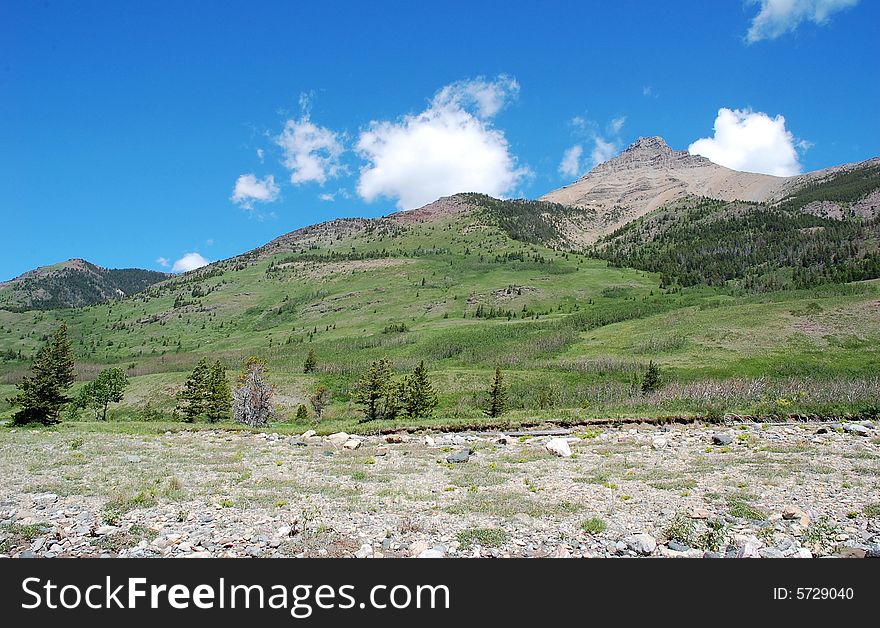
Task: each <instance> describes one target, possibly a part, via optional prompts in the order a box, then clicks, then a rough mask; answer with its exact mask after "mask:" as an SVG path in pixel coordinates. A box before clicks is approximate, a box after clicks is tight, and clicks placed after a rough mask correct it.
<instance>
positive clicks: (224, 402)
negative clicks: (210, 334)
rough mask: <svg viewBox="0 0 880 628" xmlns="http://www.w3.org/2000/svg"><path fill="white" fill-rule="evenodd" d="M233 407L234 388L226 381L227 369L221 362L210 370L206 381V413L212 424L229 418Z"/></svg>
mask: <svg viewBox="0 0 880 628" xmlns="http://www.w3.org/2000/svg"><path fill="white" fill-rule="evenodd" d="M231 407H232V388H231V387H230V386H229V380H228V379H226V367H224V366H223V365H222V364H221V363H220V360H217V361H216V362H214V365H213V366H212V367H211V368H210V369H209V370H208V374H207V377H206V380H205V397H204V411H205V414H206V415H207V417H208V420H209V421H210V422H211V423H216V422H218V421H221V420H223V419H228V418H229V410H230V408H231Z"/></svg>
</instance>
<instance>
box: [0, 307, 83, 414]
mask: <svg viewBox="0 0 880 628" xmlns="http://www.w3.org/2000/svg"><path fill="white" fill-rule="evenodd" d="M73 367H74V362H73V351H72V350H71V347H70V339H69V338H68V336H67V325H65V324H64V323H62V324H61V327H59V328H58V330H57V331H56V332H55V333H54V334H53V335H52V337H51V338H50V339H49V340H48V341H46V344H45V345H43V347H42V348H41V349H40V350H39V351H38V352H37V355H36V357H34V362H33V364H32V366H31V373H32V374H31V375H30V376H28V377H25V378H24V379H23V380H22V381H21V383H20V384H18V386H17V388H18V391H19V392H18V394H17V395H15V396H14V397H11V398H9V399H8V400H7V401H8V402H9V403H11V404H12V405H14V406H21V410H19V411H18V412H16V413H15V414H14V415H13V416H12V420H13V423H15V424H16V425H24V424H26V423H42V424H43V425H52V424H55V423H58V422H59V421H60V420H61V419H60V418H59V417H60V414H61V410H62V409H63V408H64V406H65V405H67V404H68V403H69V402H70V397H68V395H67V391H68V390H70V387H71V386H72V385H73V380H74V373H73Z"/></svg>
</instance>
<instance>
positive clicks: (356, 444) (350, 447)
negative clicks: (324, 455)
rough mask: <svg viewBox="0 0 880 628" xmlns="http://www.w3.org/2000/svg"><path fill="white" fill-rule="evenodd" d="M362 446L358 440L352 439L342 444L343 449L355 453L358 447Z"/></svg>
mask: <svg viewBox="0 0 880 628" xmlns="http://www.w3.org/2000/svg"><path fill="white" fill-rule="evenodd" d="M360 446H361V441H360V440H358V439H357V438H350V439H348V440H347V441H345V442H344V443H343V444H342V448H343V449H348V450H349V451H354V450H355V449H357V448H358V447H360Z"/></svg>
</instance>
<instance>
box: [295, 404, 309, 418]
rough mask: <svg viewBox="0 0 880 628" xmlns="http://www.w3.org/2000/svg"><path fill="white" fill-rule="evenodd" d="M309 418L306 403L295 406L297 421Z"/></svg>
mask: <svg viewBox="0 0 880 628" xmlns="http://www.w3.org/2000/svg"><path fill="white" fill-rule="evenodd" d="M308 418H309V409H308V408H306V404H304V403H301V404H299V405H298V406H297V407H296V420H297V421H305V420H307V419H308Z"/></svg>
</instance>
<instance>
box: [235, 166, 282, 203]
mask: <svg viewBox="0 0 880 628" xmlns="http://www.w3.org/2000/svg"><path fill="white" fill-rule="evenodd" d="M280 191H281V190H280V188H279V187H278V185H277V184H276V183H275V177H274V176H273V175H271V174H270V175H268V176H266V177H264V178H263V179H258V178H257V176H256V175H255V174H252V173H248V174H243V175H241V176H240V177H238V179H236V181H235V188H234V189H233V191H232V196H231V197H230V200H231V201H232V202H233V203H236V204H238V205H240V206H241V207H244V208H245V209H253V208H254V203H272V202H274V201H275V200H277V199H278V193H279V192H280Z"/></svg>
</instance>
